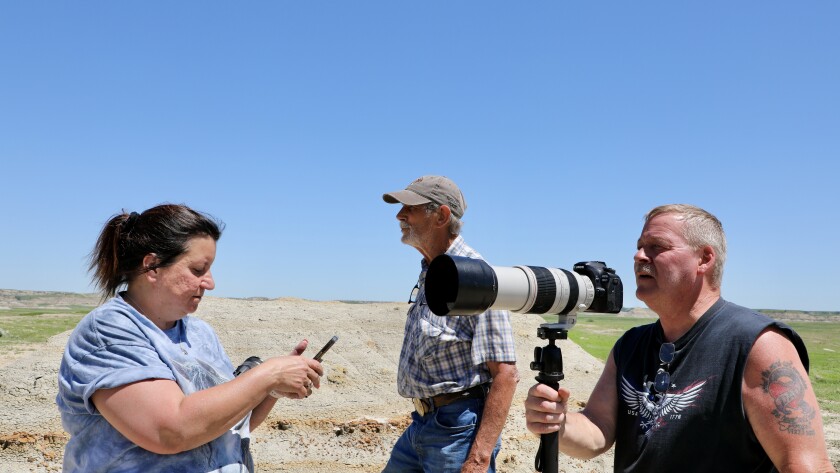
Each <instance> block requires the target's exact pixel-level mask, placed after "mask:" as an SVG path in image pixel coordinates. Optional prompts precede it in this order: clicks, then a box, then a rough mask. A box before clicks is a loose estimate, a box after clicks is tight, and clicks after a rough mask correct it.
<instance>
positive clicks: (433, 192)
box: [382, 176, 467, 218]
mask: <svg viewBox="0 0 840 473" xmlns="http://www.w3.org/2000/svg"><path fill="white" fill-rule="evenodd" d="M382 200H384V201H385V202H388V203H389V204H405V205H421V204H428V203H429V202H434V203H436V204H438V205H446V206H447V207H449V209H450V210H452V215H454V216H456V217H458V218H461V217H463V216H464V211H465V210H467V202H466V201H465V200H464V194H462V193H461V189H458V186H456V185H455V183H454V182H452V180H451V179H449V178H446V177H443V176H423V177H421V178H419V179H417V180H415V181H414V182H412V183H411V184H409V185H408V187H406V188H405V190H401V191H396V192H389V193H387V194H382Z"/></svg>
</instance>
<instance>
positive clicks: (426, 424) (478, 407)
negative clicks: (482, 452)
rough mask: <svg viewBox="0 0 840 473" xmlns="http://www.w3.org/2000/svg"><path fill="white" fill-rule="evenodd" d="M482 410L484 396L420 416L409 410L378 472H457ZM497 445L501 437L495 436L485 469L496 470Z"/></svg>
mask: <svg viewBox="0 0 840 473" xmlns="http://www.w3.org/2000/svg"><path fill="white" fill-rule="evenodd" d="M483 410H484V399H467V400H464V401H457V402H453V403H452V404H449V405H448V406H443V407H441V408H439V409H435V410H434V411H433V412H431V413H429V414H426V415H425V416H422V417H421V416H420V415H419V414H418V413H417V412H412V413H411V420H412V422H411V425H409V426H408V429H406V431H405V432H403V434H402V435H401V436H400V438H399V439H398V440H397V443H396V444H395V445H394V449H393V450H392V451H391V459H390V460H388V464H387V465H385V469H384V470H382V473H412V472H416V473H449V472H455V473H457V472H460V471H461V466H462V465H463V464H464V461H465V460H466V459H467V455H468V454H469V452H470V448H471V447H472V443H473V440H474V439H475V434H476V432H478V425H479V423H480V422H481V414H482V411H483ZM501 446H502V442H501V439H497V440H496V447H495V448H494V449H493V454H492V456H491V457H490V467H489V468H488V469H487V471H488V472H489V473H495V472H496V454H497V453H499V449H500V448H501Z"/></svg>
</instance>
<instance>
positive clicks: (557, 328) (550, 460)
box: [531, 315, 577, 473]
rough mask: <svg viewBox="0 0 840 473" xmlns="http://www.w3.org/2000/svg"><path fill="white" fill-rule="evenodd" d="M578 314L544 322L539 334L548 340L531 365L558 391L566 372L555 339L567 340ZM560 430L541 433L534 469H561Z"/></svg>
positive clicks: (553, 472)
mask: <svg viewBox="0 0 840 473" xmlns="http://www.w3.org/2000/svg"><path fill="white" fill-rule="evenodd" d="M576 321H577V316H576V315H563V316H560V321H559V322H558V323H556V324H542V325H540V327H539V328H538V329H537V337H539V338H540V339H542V340H548V345H546V346H545V347H534V361H532V362H531V369H532V370H534V371H538V372H539V373H537V376H536V380H537V381H538V382H539V383H541V384H545V385H547V386H549V387H551V389H554V390H555V391H556V390H557V389H559V388H560V381H562V380H563V378H565V375H564V374H563V352H562V351H561V350H560V347H559V346H557V345H555V343H554V342H555V340H565V339H566V338H568V336H569V329H570V328H572V327H573V326H574V325H575V322H576ZM558 435H559V434H558V433H557V432H552V433H550V434H542V435H540V448H539V450H537V457H536V458H535V459H534V469H535V470H536V471H540V472H545V473H557V458H558V447H557V440H558Z"/></svg>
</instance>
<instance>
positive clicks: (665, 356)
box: [653, 343, 676, 394]
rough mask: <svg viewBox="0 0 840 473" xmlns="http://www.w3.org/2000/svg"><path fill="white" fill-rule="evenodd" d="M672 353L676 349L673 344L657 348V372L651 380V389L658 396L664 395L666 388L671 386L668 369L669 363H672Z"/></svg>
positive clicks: (664, 344) (665, 344)
mask: <svg viewBox="0 0 840 473" xmlns="http://www.w3.org/2000/svg"><path fill="white" fill-rule="evenodd" d="M674 353H676V348H675V347H674V344H673V343H663V344H662V346H661V347H659V361H660V365H659V370H657V371H656V377H655V378H653V389H655V390H656V392H658V393H659V394H665V392H666V391H668V386H670V385H671V373H669V372H668V369H669V368H670V367H671V362H672V361H674Z"/></svg>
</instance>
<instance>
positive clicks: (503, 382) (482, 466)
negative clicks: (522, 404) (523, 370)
mask: <svg viewBox="0 0 840 473" xmlns="http://www.w3.org/2000/svg"><path fill="white" fill-rule="evenodd" d="M487 367H488V368H489V370H490V375H491V376H492V377H493V383H492V384H491V385H490V392H489V393H488V394H487V399H486V400H485V402H484V411H483V413H482V415H481V424H480V425H479V427H478V432H477V433H476V436H475V441H473V444H472V448H470V453H469V455H467V460H466V461H465V462H464V465H463V467H462V469H461V472H462V473H467V472H482V473H483V472H486V471H487V468H488V466H489V465H490V456H491V455H492V454H493V448H495V446H496V440H498V438H499V435H500V434H501V433H502V428H503V427H504V426H505V420H507V415H508V411H509V410H510V403H511V401H512V400H513V394H514V392H515V391H516V384H517V383H518V382H519V373H517V371H516V364H515V363H494V362H488V363H487Z"/></svg>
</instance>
